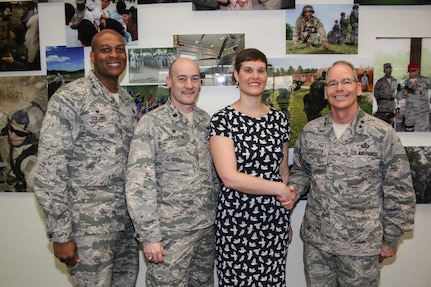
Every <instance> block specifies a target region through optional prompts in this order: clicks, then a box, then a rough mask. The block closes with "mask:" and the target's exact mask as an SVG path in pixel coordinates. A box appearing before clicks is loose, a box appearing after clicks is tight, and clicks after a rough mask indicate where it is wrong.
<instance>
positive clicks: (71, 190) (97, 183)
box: [35, 29, 139, 287]
mask: <svg viewBox="0 0 431 287" xmlns="http://www.w3.org/2000/svg"><path fill="white" fill-rule="evenodd" d="M90 58H91V62H92V64H93V65H94V70H92V71H90V72H89V74H88V75H87V77H84V78H81V79H78V80H76V81H74V82H72V83H70V84H66V85H63V86H62V87H60V88H59V89H58V90H57V91H56V93H55V94H54V95H53V97H52V98H51V99H50V101H49V104H48V109H47V112H46V116H45V119H44V122H43V126H42V131H41V137H40V141H39V154H38V156H39V158H38V160H39V164H38V167H37V171H36V179H35V184H36V186H35V194H36V197H37V199H38V201H39V204H40V206H41V207H42V210H43V212H44V214H45V217H46V223H47V226H48V238H49V240H50V241H52V242H53V246H54V255H55V256H56V257H57V258H58V259H59V260H60V261H62V262H64V263H66V264H67V267H68V270H69V272H70V274H71V275H72V277H73V279H74V283H75V286H92V287H94V286H103V287H106V286H118V287H124V286H135V282H136V278H137V272H138V263H139V257H138V242H137V241H136V239H135V238H134V229H133V224H132V221H131V219H130V216H129V214H128V211H127V206H126V198H125V192H124V190H125V183H124V180H125V171H126V162H127V156H128V152H129V144H130V140H131V138H132V136H133V131H134V127H135V125H136V122H137V113H136V107H135V103H134V101H133V99H132V97H131V96H130V95H129V94H128V93H127V92H125V91H124V90H122V89H121V87H120V86H119V85H118V77H119V76H120V74H121V73H122V72H123V71H124V69H125V67H126V61H127V55H126V49H125V43H124V40H123V37H122V36H121V35H120V34H118V33H117V32H115V31H114V30H109V29H105V30H103V31H101V32H99V33H97V34H96V35H95V36H94V38H93V42H92V50H91V53H90Z"/></svg>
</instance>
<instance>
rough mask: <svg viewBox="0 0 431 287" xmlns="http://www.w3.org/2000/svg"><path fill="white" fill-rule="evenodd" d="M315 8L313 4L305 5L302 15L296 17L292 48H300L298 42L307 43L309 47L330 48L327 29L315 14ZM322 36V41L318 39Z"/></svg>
mask: <svg viewBox="0 0 431 287" xmlns="http://www.w3.org/2000/svg"><path fill="white" fill-rule="evenodd" d="M313 14H314V9H313V6H311V5H305V6H304V7H303V8H302V13H301V16H299V17H298V19H296V22H295V30H294V31H293V46H292V49H297V48H298V42H299V41H301V42H302V43H304V44H306V46H307V47H308V48H309V47H318V46H320V45H321V46H322V47H323V48H326V49H328V48H329V43H328V40H327V38H326V30H325V27H324V26H323V24H322V22H320V20H319V18H317V17H315V16H313ZM318 37H320V42H321V43H319V40H318Z"/></svg>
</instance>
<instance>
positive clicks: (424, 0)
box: [354, 0, 431, 5]
mask: <svg viewBox="0 0 431 287" xmlns="http://www.w3.org/2000/svg"><path fill="white" fill-rule="evenodd" d="M354 2H355V3H356V4H360V5H431V1H430V0H355V1H354Z"/></svg>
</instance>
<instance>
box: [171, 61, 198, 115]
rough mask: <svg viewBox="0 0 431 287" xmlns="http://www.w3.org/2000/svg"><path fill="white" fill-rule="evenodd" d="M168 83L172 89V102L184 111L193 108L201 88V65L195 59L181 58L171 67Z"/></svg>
mask: <svg viewBox="0 0 431 287" xmlns="http://www.w3.org/2000/svg"><path fill="white" fill-rule="evenodd" d="M166 84H167V85H168V87H169V88H170V89H171V102H172V103H173V104H174V106H175V107H176V108H177V109H178V110H179V111H180V112H182V113H188V112H191V111H192V110H193V106H194V103H195V99H196V97H197V96H198V95H199V92H200V90H201V78H200V73H199V66H198V65H197V64H196V62H194V61H193V60H190V59H187V58H179V59H177V60H175V61H174V62H173V63H172V65H171V68H170V71H169V76H168V77H166Z"/></svg>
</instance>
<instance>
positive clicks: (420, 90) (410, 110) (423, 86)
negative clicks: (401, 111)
mask: <svg viewBox="0 0 431 287" xmlns="http://www.w3.org/2000/svg"><path fill="white" fill-rule="evenodd" d="M415 81H417V82H418V83H419V87H414V86H413V81H412V79H407V80H405V81H404V87H405V89H408V90H409V94H408V95H407V96H404V95H403V91H404V90H400V91H398V93H397V99H398V100H402V99H405V100H406V114H409V115H410V116H412V117H416V116H417V115H418V114H428V113H429V105H428V89H430V88H431V80H430V78H428V77H424V76H418V77H417V78H416V80H415Z"/></svg>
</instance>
